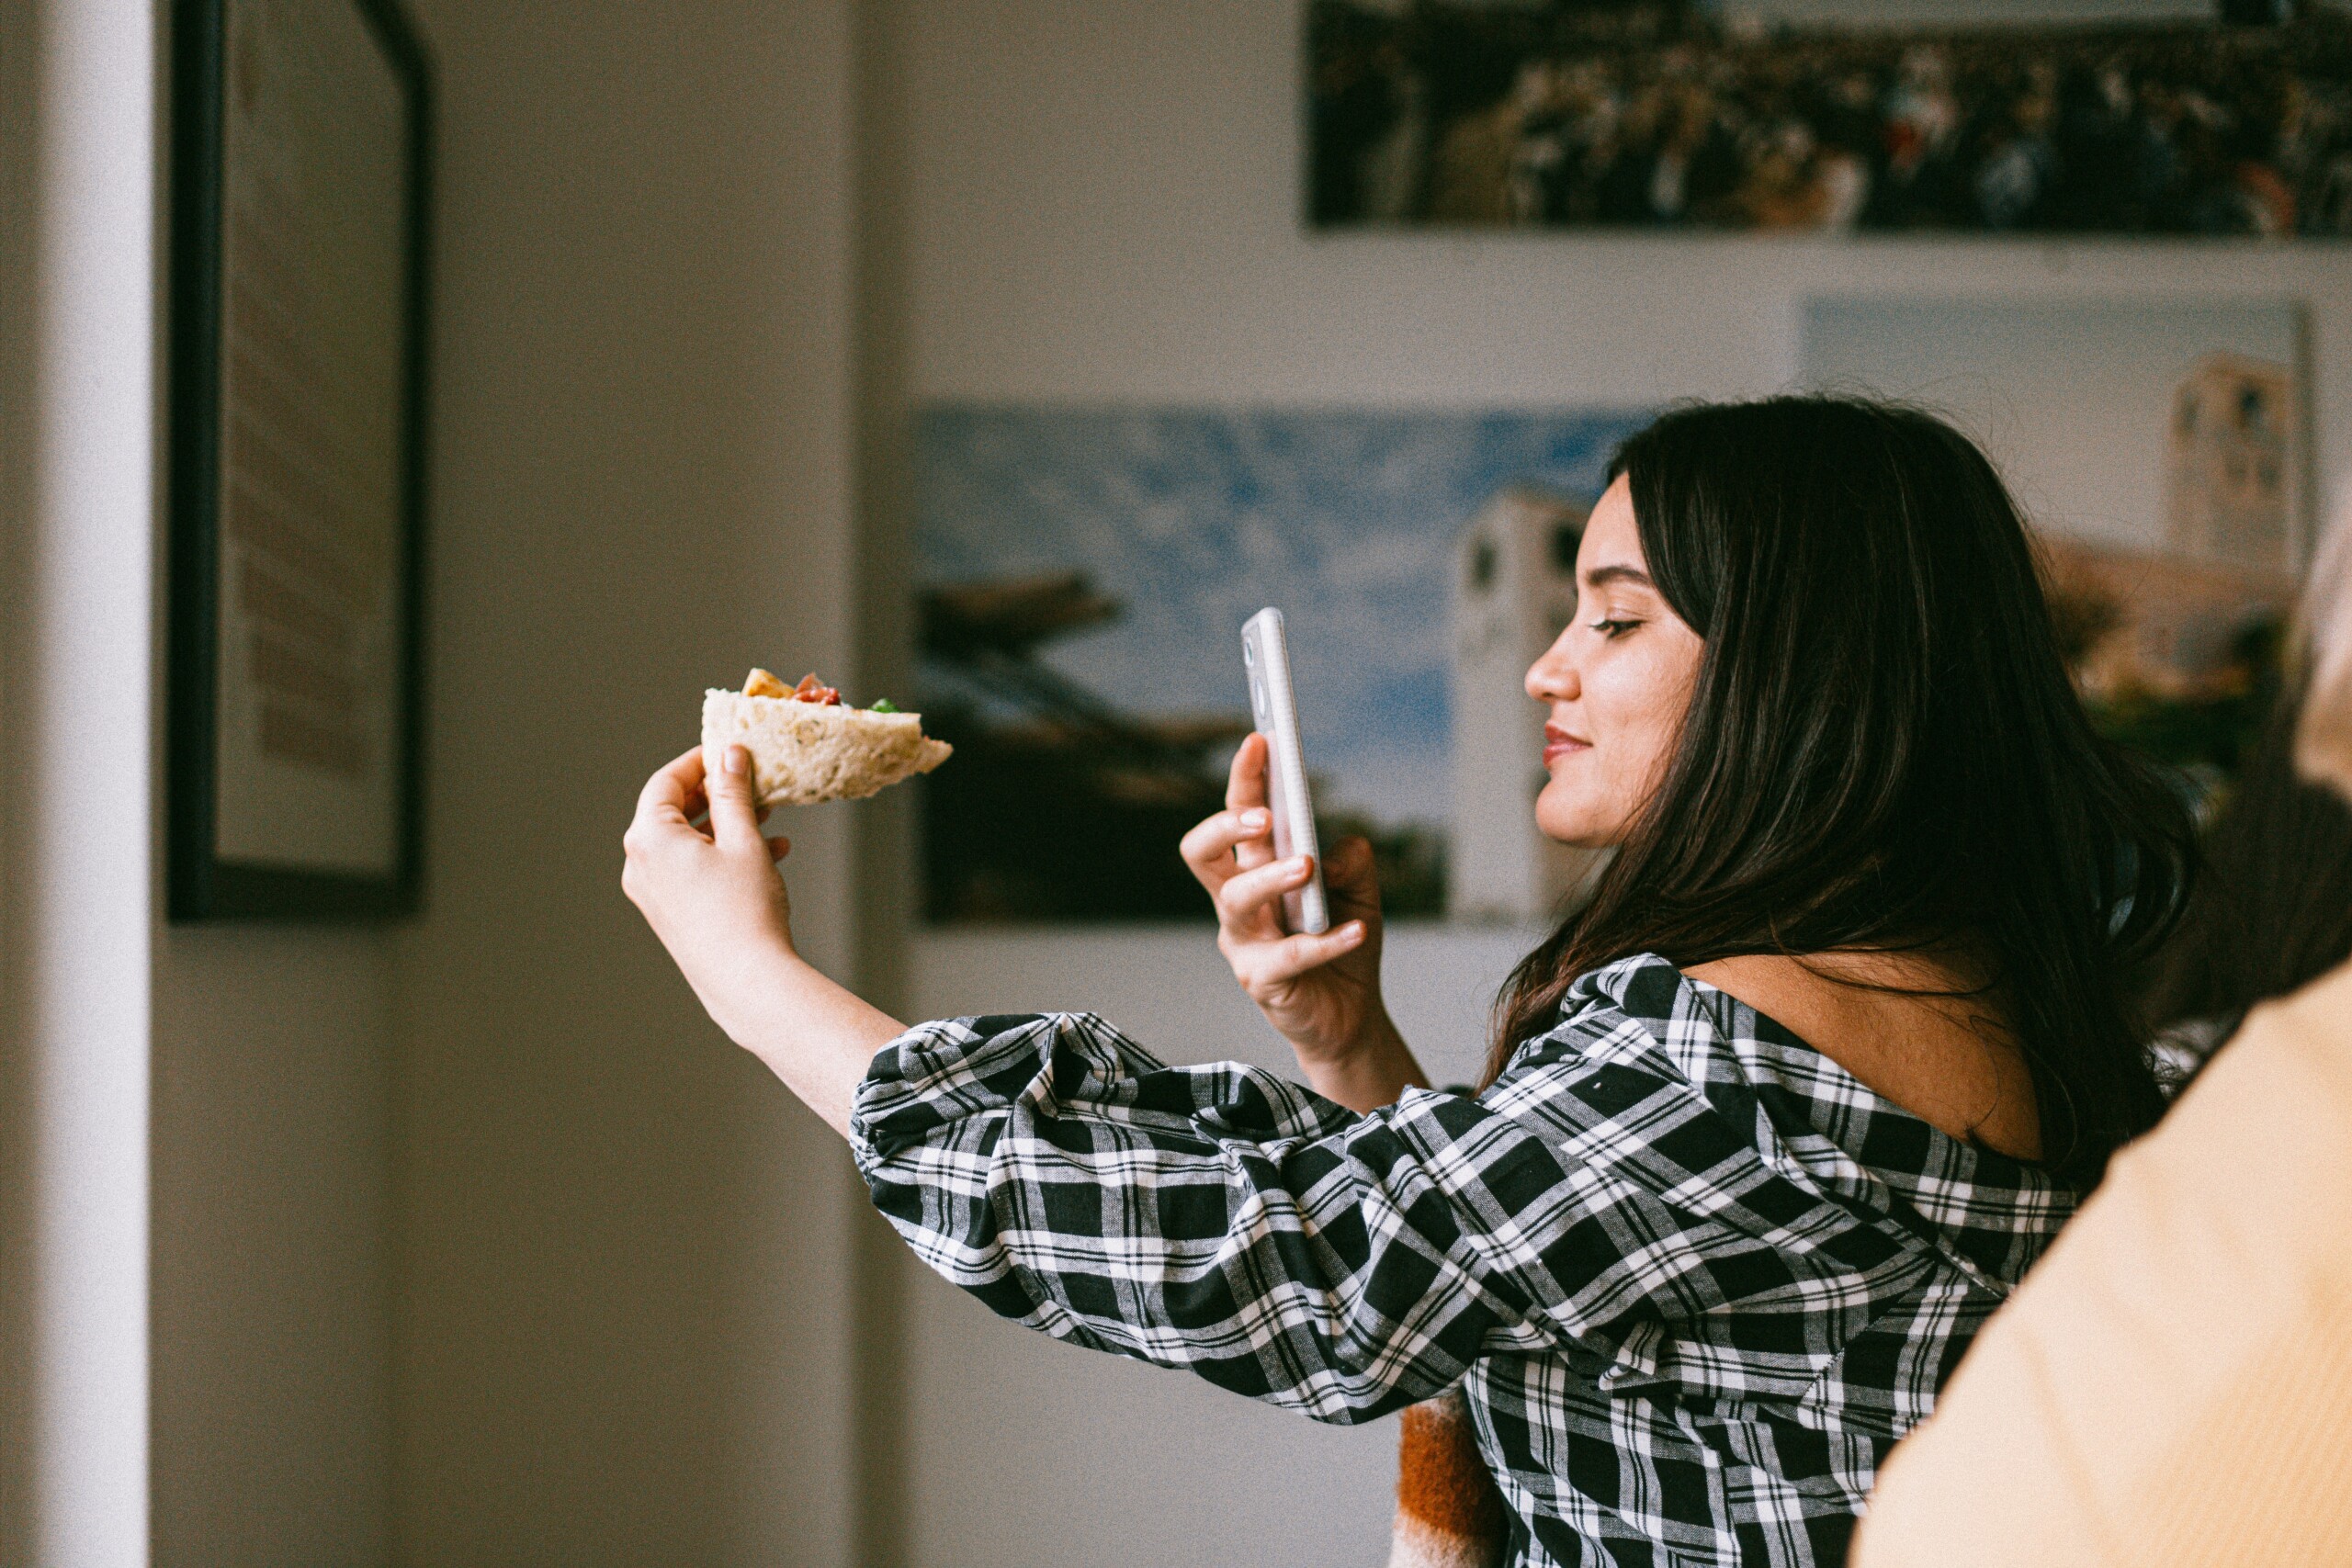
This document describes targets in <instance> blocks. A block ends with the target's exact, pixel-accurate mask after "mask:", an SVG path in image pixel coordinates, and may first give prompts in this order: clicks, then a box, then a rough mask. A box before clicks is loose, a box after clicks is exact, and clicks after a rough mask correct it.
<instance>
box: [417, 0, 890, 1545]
mask: <svg viewBox="0 0 2352 1568" xmlns="http://www.w3.org/2000/svg"><path fill="white" fill-rule="evenodd" d="M417 9H418V11H419V13H420V16H421V19H422V22H423V27H424V32H425V33H426V35H427V37H428V39H429V41H430V42H431V44H432V45H433V47H434V50H435V53H436V55H437V56H438V60H439V64H440V72H441V89H442V99H441V156H440V164H439V169H438V214H439V225H440V229H439V233H438V236H437V243H436V245H435V255H436V265H437V267H438V276H437V279H436V288H437V291H438V304H437V310H436V312H435V336H434V353H435V375H436V379H435V396H434V418H433V434H434V442H435V450H434V453H433V457H432V468H431V487H432V513H433V518H434V535H433V540H432V547H431V549H432V556H433V574H432V580H431V589H432V601H433V607H432V626H433V633H434V644H433V648H432V649H431V656H430V657H431V663H432V669H433V677H432V687H431V694H432V711H431V719H430V740H429V744H430V774H431V780H432V787H431V795H430V799H429V803H428V818H429V823H430V829H429V831H430V843H429V851H428V868H429V869H428V874H429V886H428V889H427V894H426V897H427V902H428V908H427V910H426V913H425V914H424V918H423V919H421V920H420V921H419V922H418V923H417V925H416V926H415V928H414V929H413V931H410V932H408V933H407V935H406V937H405V938H404V940H403V943H402V948H401V956H400V963H399V985H400V987H401V1008H402V1010H403V1020H402V1025H401V1056H400V1061H399V1067H398V1074H397V1082H396V1089H395V1102H396V1134H397V1136H396V1145H395V1146H396V1150H397V1153H396V1156H395V1164H396V1178H395V1180H396V1207H397V1212H398V1214H399V1227H400V1230H399V1235H400V1252H399V1261H398V1303H399V1304H398V1311H397V1316H396V1324H397V1326H396V1341H397V1357H396V1366H397V1381H396V1388H397V1394H396V1431H397V1452H396V1461H395V1472H396V1475H397V1479H398V1487H397V1495H398V1502H397V1536H398V1540H399V1556H400V1558H401V1561H403V1562H412V1563H416V1564H445V1563H446V1564H472V1563H482V1562H561V1563H567V1564H596V1563H616V1564H621V1563H640V1562H697V1563H702V1562H707V1563H725V1562H807V1563H846V1562H850V1561H851V1560H852V1550H853V1549H852V1546H851V1543H850V1505H851V1498H850V1495H849V1494H850V1475H851V1452H850V1450H851V1437H850V1429H849V1416H850V1404H851V1368H850V1359H849V1345H850V1342H851V1322H850V1312H849V1285H848V1278H849V1259H850V1252H849V1241H848V1237H849V1235H850V1232H849V1229H848V1227H849V1225H850V1224H851V1223H852V1221H853V1220H854V1218H855V1217H856V1214H855V1204H856V1201H857V1199H856V1194H855V1190H854V1177H853V1175H852V1173H851V1169H850V1167H849V1163H848V1157H847V1154H846V1151H845V1150H844V1148H843V1147H842V1144H841V1142H840V1140H839V1139H837V1138H836V1137H834V1136H833V1135H832V1134H831V1133H830V1132H828V1131H826V1130H825V1129H824V1128H823V1127H822V1126H821V1125H820V1123H819V1122H817V1121H816V1119H815V1118H814V1117H813V1116H810V1115H809V1113H807V1112H806V1111H803V1110H802V1109H801V1108H800V1107H799V1106H798V1105H797V1104H795V1103H792V1102H791V1101H790V1100H789V1099H788V1097H787V1096H786V1093H785V1091H784V1090H783V1089H781V1088H780V1087H779V1086H778V1085H777V1084H776V1083H775V1081H774V1080H773V1079H771V1078H770V1077H768V1076H767V1075H766V1073H765V1071H764V1069H763V1068H761V1067H760V1066H759V1065H758V1064H757V1063H756V1062H754V1061H753V1060H752V1059H751V1058H750V1057H749V1056H747V1055H743V1054H742V1053H741V1052H739V1051H737V1050H736V1049H735V1048H734V1047H732V1046H731V1045H729V1044H728V1043H727V1042H726V1041H725V1040H724V1039H723V1038H722V1037H721V1036H720V1035H719V1033H718V1031H717V1030H716V1029H715V1028H714V1027H713V1026H712V1025H711V1024H710V1023H709V1022H708V1021H707V1020H706V1019H705V1018H704V1017H703V1016H702V1014H701V1011H700V1010H699V1009H698V1008H697V1007H696V1006H695V1002H694V1000H693V998H692V997H691V996H690V995H689V993H688V992H687V990H686V988H685V986H684V983H683V982H682V981H681V980H680V979H679V978H678V976H677V974H676V972H675V970H674V969H673V967H672V965H671V964H670V963H669V961H668V960H667V958H666V957H665V956H664V955H663V954H662V951H661V948H660V947H659V945H658V944H657V943H656V942H655V941H654V939H653V938H652V936H651V935H650V932H649V931H647V930H646V928H645V926H644V923H643V921H642V920H641V919H639V917H638V915H637V913H636V911H635V910H634V909H632V908H630V907H629V906H628V903H627V902H626V901H625V900H624V899H623V898H622V897H621V893H620V886H619V875H620V834H621V831H622V829H623V828H624V827H625V826H626V824H627V821H628V814H629V811H630V808H631V807H632V806H633V805H634V803H635V799H636V795H637V792H638V789H639V785H640V784H642V783H643V781H644V779H645V777H646V775H647V774H648V773H650V772H651V771H652V770H653V769H654V768H655V767H656V766H657V765H659V764H660V763H662V762H664V761H668V760H669V759H670V758H671V757H672V756H673V755H675V754H676V753H677V752H678V751H680V750H683V749H684V748H685V747H686V746H687V745H689V744H691V743H692V742H693V740H694V739H695V732H696V728H697V724H698V715H699V711H700V704H701V695H702V691H703V688H704V687H705V686H707V685H714V684H719V683H723V682H733V681H737V680H740V679H741V676H742V673H743V671H744V669H745V668H746V667H747V666H749V665H750V664H752V663H753V662H758V663H761V664H764V665H767V666H769V667H771V668H774V669H776V670H788V671H792V672H793V673H795V674H797V673H798V672H799V671H802V670H807V669H817V670H826V671H842V670H844V669H846V667H847V663H848V660H849V658H850V655H851V651H852V649H851V631H852V626H851V614H850V609H849V604H848V601H849V597H850V582H851V572H850V565H851V561H850V553H851V552H850V537H851V504H852V490H853V484H852V476H853V465H854V441H853V434H854V433H853V410H854V374H853V370H854V366H853V348H854V344H853V339H852V330H851V318H852V313H853V310H854V305H855V300H854V293H853V278H852V256H853V250H854V244H853V242H854V233H853V229H852V219H853V209H852V189H853V184H854V166H853V160H852V151H853V149H852V146H851V125H852V109H853V104H852V96H851V81H852V59H851V55H852V39H851V35H850V13H851V8H850V7H849V6H847V5H846V4H843V3H841V0H790V3H775V0H678V3H674V4H663V5H662V6H642V5H636V4H628V3H623V0H583V3H581V4H575V5H571V6H563V7H560V9H558V10H552V11H551V10H549V9H548V8H546V7H543V6H529V5H525V4H520V3H518V0H426V3H421V4H419V6H418V7H417ZM845 824H846V816H845V814H844V813H843V812H842V811H841V809H840V808H824V809H821V810H820V811H818V812H814V813H805V814H801V815H800V816H798V817H797V818H796V820H795V821H794V823H793V824H792V833H793V837H794V839H795V841H796V844H797V848H796V850H795V852H794V855H793V859H792V868H793V878H792V889H793V896H794V899H795V903H796V924H797V927H798V928H799V929H800V931H802V932H803V933H804V935H805V937H806V940H807V942H808V943H809V946H810V947H811V949H812V950H813V951H814V953H815V954H816V955H817V956H818V957H819V958H820V961H821V962H825V963H827V964H830V965H833V966H840V965H842V964H845V963H846V962H847V960H848V958H849V956H850V943H849V941H848V932H849V916H850V897H849V886H850V880H849V863H848V859H847V856H846V853H845V849H846V833H845V830H844V829H845Z"/></svg>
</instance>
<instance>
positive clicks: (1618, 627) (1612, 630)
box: [1592, 621, 1642, 642]
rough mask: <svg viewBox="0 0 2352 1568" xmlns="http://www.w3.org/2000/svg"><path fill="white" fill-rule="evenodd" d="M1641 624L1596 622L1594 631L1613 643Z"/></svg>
mask: <svg viewBox="0 0 2352 1568" xmlns="http://www.w3.org/2000/svg"><path fill="white" fill-rule="evenodd" d="M1641 624H1642V623H1641V622H1639V621H1595V622H1593V623H1592V629H1593V630H1594V631H1597V632H1599V633H1600V635H1601V636H1602V637H1607V638H1608V639H1610V640H1611V641H1612V642H1613V641H1615V640H1616V639H1617V638H1619V637H1623V636H1624V635H1625V634H1626V633H1627V632H1629V631H1632V630H1633V629H1634V627H1635V626H1640V625H1641Z"/></svg>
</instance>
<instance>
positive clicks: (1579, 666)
mask: <svg viewBox="0 0 2352 1568" xmlns="http://www.w3.org/2000/svg"><path fill="white" fill-rule="evenodd" d="M1703 647H1704V644H1703V643H1702V642H1701V640H1700V637H1699V634H1698V633H1696V632H1694V631H1692V630H1691V628H1690V627H1689V626H1685V625H1683V623H1682V621H1681V618H1680V617H1679V616H1678V615H1675V613H1674V612H1673V611H1672V610H1670V609H1668V608H1667V604H1666V600H1665V597H1664V596H1663V595H1661V594H1660V593H1659V592H1658V591H1657V588H1655V587H1654V586H1652V585H1651V582H1650V575H1649V563H1648V562H1647V561H1646V560H1645V559H1644V558H1643V556H1642V540H1641V534H1640V532H1639V530H1637V529H1636V528H1635V527H1634V502H1633V493H1632V491H1630V490H1629V489H1628V488H1627V486H1626V483H1625V480H1624V479H1623V477H1622V476H1621V477H1620V478H1619V479H1618V480H1617V482H1616V483H1614V484H1612V485H1611V486H1610V487H1609V491H1608V493H1607V494H1605V495H1603V496H1602V497H1601V498H1600V504H1599V505H1598V506H1595V507H1594V508H1593V509H1592V516H1591V517H1590V519H1589V520H1588V521H1587V522H1586V524H1585V529H1584V543H1583V545H1582V546H1581V547H1578V549H1577V613H1576V618H1575V619H1573V620H1571V621H1570V622H1569V623H1568V625H1567V628H1566V630H1565V631H1563V632H1561V633H1560V637H1559V640H1558V641H1556V642H1555V643H1554V644H1553V645H1552V646H1551V647H1550V648H1549V649H1546V650H1545V651H1544V657H1543V658H1541V659H1539V660H1536V661H1535V663H1534V664H1533V665H1532V667H1531V668H1530V669H1529V670H1528V671H1527V694H1528V695H1529V696H1532V697H1533V698H1534V699H1535V700H1536V701H1537V702H1539V703H1542V704H1544V705H1545V706H1546V707H1547V708H1549V709H1550V710H1551V711H1550V712H1549V713H1548V714H1547V715H1546V716H1545V723H1544V770H1545V772H1547V773H1550V774H1551V780H1550V782H1549V783H1547V784H1544V790H1543V793H1542V794H1541V795H1537V796H1536V797H1535V825H1536V826H1537V827H1538V828H1540V829H1543V830H1544V834H1545V835H1546V836H1547V837H1550V838H1554V839H1557V840H1560V841H1561V842H1562V843H1564V844H1581V845H1585V846H1587V847H1589V848H1595V849H1598V848H1600V847H1603V846H1605V845H1610V844H1614V843H1617V842H1619V841H1621V840H1623V838H1624V836H1625V833H1626V831H1627V829H1630V828H1631V827H1632V826H1633V822H1634V818H1636V817H1637V816H1639V815H1640V814H1641V810H1642V807H1644V806H1645V805H1646V804H1647V803H1648V801H1649V798H1650V795H1651V792H1652V791H1654V790H1656V789H1657V786H1658V784H1659V781H1660V780H1661V779H1662V778H1663V777H1664V775H1665V772H1666V764H1667V759H1668V757H1669V756H1670V755H1671V754H1672V752H1673V750H1674V741H1675V737H1676V736H1677V735H1679V733H1680V732H1681V728H1682V716H1683V714H1684V712H1685V711H1686V710H1687V709H1688V708H1689V707H1690V705H1691V688H1692V686H1693V685H1694V684H1695V683H1696V682H1697V680H1698V677H1699V655H1700V651H1701V649H1702V648H1703Z"/></svg>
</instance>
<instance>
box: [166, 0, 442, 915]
mask: <svg viewBox="0 0 2352 1568" xmlns="http://www.w3.org/2000/svg"><path fill="white" fill-rule="evenodd" d="M173 27H174V38H173V51H174V57H175V58H174V76H173V89H174V90H173V109H172V117H173V126H172V155H173V174H172V220H171V246H172V250H171V269H172V272H171V277H172V287H171V436H170V441H171V446H170V485H171V491H170V508H171V512H170V517H171V521H170V540H171V542H170V562H169V570H170V579H169V581H170V655H171V657H170V665H169V676H168V686H169V693H168V705H169V727H170V743H169V751H170V755H169V763H168V780H169V783H168V794H169V805H168V809H167V817H168V828H169V834H170V851H169V867H170V869H169V883H170V887H169V907H170V911H171V916H172V918H173V919H175V920H202V919H254V918H273V917H275V918H288V917H292V918H320V917H351V916H371V915H389V914H397V913H400V912H401V911H404V910H406V909H408V908H413V905H414V903H415V900H416V897H417V890H418V883H419V875H420V871H421V853H422V842H421V810H420V807H421V799H420V796H421V773H420V756H419V741H420V721H421V694H420V684H421V675H422V652H423V650H422V648H421V642H420V639H421V631H422V620H423V615H422V592H423V581H422V573H421V562H422V548H423V536H422V530H423V521H424V516H423V513H424V497H423V474H424V462H423V409H424V341H425V339H424V320H425V310H424V305H425V268H424V260H425V254H426V250H425V234H426V214H427V206H426V184H427V165H428V151H429V147H430V133H431V119H432V116H431V107H432V91H431V84H430V76H429V73H428V70H427V66H426V62H425V59H424V52H423V51H422V50H421V48H420V47H419V45H418V43H417V40H416V38H415V35H414V33H413V31H412V30H411V28H409V26H408V25H407V23H406V22H405V20H404V19H403V18H402V17H401V15H400V13H399V12H398V10H397V9H396V8H395V7H394V6H392V5H391V4H390V0H184V3H182V4H180V5H177V6H175V7H174V12H173Z"/></svg>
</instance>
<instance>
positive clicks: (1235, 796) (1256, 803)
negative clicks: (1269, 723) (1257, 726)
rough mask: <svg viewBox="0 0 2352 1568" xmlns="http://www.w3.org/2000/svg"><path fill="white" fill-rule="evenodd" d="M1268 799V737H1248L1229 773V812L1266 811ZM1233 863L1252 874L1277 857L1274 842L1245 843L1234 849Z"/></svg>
mask: <svg viewBox="0 0 2352 1568" xmlns="http://www.w3.org/2000/svg"><path fill="white" fill-rule="evenodd" d="M1267 807H1268V802H1267V799H1266V738H1265V737H1264V736H1262V735H1255V734H1252V735H1247V736H1244V737H1243V738H1242V740H1241V744H1240V746H1239V747H1238V749H1237V750H1235V751H1234V753H1233V766H1232V767H1230V768H1228V769H1227V770H1226V775H1225V808H1226V810H1227V812H1228V813H1230V812H1239V811H1263V810H1265V809H1267ZM1233 858H1234V863H1236V864H1237V865H1238V866H1240V867H1241V869H1242V870H1244V871H1249V870H1251V869H1253V868H1255V867H1258V866H1261V865H1263V864H1265V863H1267V862H1268V861H1270V860H1272V859H1273V858H1274V846H1273V842H1272V840H1271V839H1270V840H1265V841H1263V842H1262V843H1261V842H1258V841H1254V840H1242V841H1241V842H1239V843H1237V844H1236V845H1235V846H1234V850H1233Z"/></svg>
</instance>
